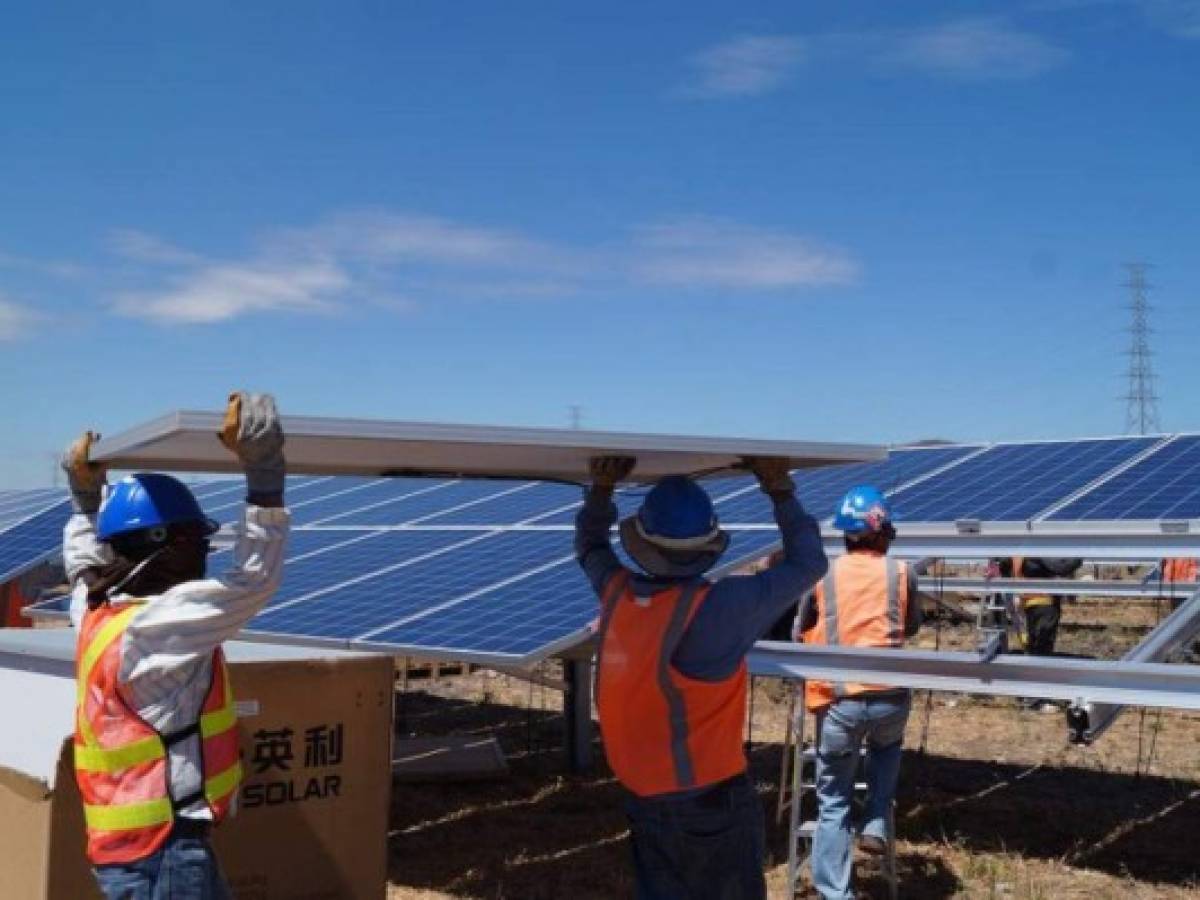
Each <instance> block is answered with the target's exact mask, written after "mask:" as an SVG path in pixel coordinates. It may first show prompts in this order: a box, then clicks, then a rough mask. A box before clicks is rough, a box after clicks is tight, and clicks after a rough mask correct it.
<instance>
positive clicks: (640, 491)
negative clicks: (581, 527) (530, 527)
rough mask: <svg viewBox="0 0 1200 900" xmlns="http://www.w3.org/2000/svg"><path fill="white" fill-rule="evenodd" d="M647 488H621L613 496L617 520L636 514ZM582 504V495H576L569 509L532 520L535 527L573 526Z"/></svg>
mask: <svg viewBox="0 0 1200 900" xmlns="http://www.w3.org/2000/svg"><path fill="white" fill-rule="evenodd" d="M648 490H649V488H647V487H628V488H621V489H620V490H618V491H617V492H616V493H615V494H613V500H614V501H616V504H617V515H618V517H619V518H622V519H623V518H625V516H631V515H633V514H634V513H635V512H637V508H638V507H639V506H641V505H642V498H643V497H645V496H646V491H648ZM582 504H583V496H582V494H577V495H576V497H575V505H574V506H572V507H571V508H570V509H566V510H562V511H560V512H556V513H553V514H547V515H542V516H538V517H536V518H535V519H534V520H533V524H535V525H574V524H575V516H576V514H577V513H578V512H579V507H580V506H581V505H582Z"/></svg>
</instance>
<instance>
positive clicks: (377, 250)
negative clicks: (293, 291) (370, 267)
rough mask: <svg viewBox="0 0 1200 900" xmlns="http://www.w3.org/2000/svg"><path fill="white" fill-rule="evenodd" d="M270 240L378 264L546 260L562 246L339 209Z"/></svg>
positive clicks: (424, 219) (281, 246)
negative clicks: (311, 225) (315, 222)
mask: <svg viewBox="0 0 1200 900" xmlns="http://www.w3.org/2000/svg"><path fill="white" fill-rule="evenodd" d="M271 246H272V247H273V248H274V249H275V250H277V251H278V252H281V253H284V254H287V253H291V252H296V251H301V252H308V253H318V254H331V255H335V256H339V257H345V258H349V259H357V260H362V261H366V262H373V263H380V264H400V263H425V264H429V265H435V266H444V265H457V266H500V267H505V268H509V267H519V266H522V265H531V264H532V265H539V266H540V265H545V264H546V263H548V262H549V261H552V260H554V259H556V258H557V257H558V256H560V255H561V251H557V250H555V249H554V248H552V247H550V246H548V245H546V244H544V243H541V242H539V241H535V240H532V239H531V238H528V237H525V236H524V235H521V234H517V233H515V232H511V231H505V230H502V229H493V228H479V227H476V226H470V225H462V224H459V223H456V222H449V221H447V220H445V219H437V218H432V217H429V216H415V215H402V214H398V213H390V212H384V211H377V210H373V211H365V212H362V211H360V212H350V213H342V214H340V215H337V216H334V217H332V218H330V219H329V220H327V221H326V222H323V223H321V224H320V225H317V226H316V227H314V228H309V229H291V230H287V231H283V232H280V233H279V234H278V235H277V236H276V237H275V238H274V239H273V240H272V241H271Z"/></svg>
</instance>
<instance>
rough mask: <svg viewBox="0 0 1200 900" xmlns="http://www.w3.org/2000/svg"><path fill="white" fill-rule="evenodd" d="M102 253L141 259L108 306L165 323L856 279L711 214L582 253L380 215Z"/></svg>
mask: <svg viewBox="0 0 1200 900" xmlns="http://www.w3.org/2000/svg"><path fill="white" fill-rule="evenodd" d="M113 246H114V249H116V250H118V252H120V253H121V255H122V256H123V257H125V258H126V259H130V260H133V261H134V262H138V263H142V265H141V266H139V267H137V269H136V271H134V272H133V273H132V276H133V277H134V278H135V279H136V280H135V281H134V282H133V285H132V287H131V288H130V289H127V290H125V291H123V292H121V293H119V294H117V295H116V297H115V299H114V301H113V304H112V305H113V308H114V310H115V311H116V312H118V313H120V314H122V315H126V316H132V317H137V318H142V319H147V320H150V321H153V322H158V323H160V324H165V325H183V324H202V323H219V322H227V321H230V320H233V319H236V318H238V317H240V316H245V315H250V314H254V313H262V312H276V313H309V314H311V313H321V312H329V311H332V310H337V309H340V308H343V307H345V306H347V305H348V304H349V303H350V302H352V301H353V302H355V303H357V304H358V305H360V306H373V307H376V308H379V309H388V310H392V311H395V312H407V311H410V310H412V309H414V308H416V307H418V306H420V305H424V304H430V303H439V304H440V303H446V302H456V301H492V302H513V301H516V302H528V301H548V300H555V299H562V298H567V297H573V296H577V295H580V294H584V293H591V294H593V295H595V294H596V293H597V292H608V293H612V292H616V291H620V290H621V289H623V288H628V287H630V286H631V285H647V284H651V285H654V286H656V287H657V288H658V289H660V290H661V291H663V292H664V294H668V295H669V293H670V291H671V290H679V289H683V288H686V289H689V290H696V289H710V290H713V289H727V288H736V289H739V290H744V291H761V290H778V289H783V288H799V287H805V286H810V285H837V284H846V283H849V282H852V281H854V280H855V278H856V277H857V274H858V264H857V263H856V262H855V261H854V260H853V259H852V258H851V256H850V255H849V254H848V253H846V252H845V251H843V250H840V249H837V248H831V247H826V246H824V245H822V244H820V243H818V242H816V241H813V240H810V239H808V238H806V237H804V236H802V235H800V234H796V233H792V232H789V231H779V230H774V231H773V230H765V229H760V228H754V227H752V226H748V225H743V224H738V223H735V222H730V221H725V220H716V219H712V220H710V219H686V220H681V221H668V222H664V223H659V224H654V225H651V226H648V227H643V228H638V229H634V230H633V232H632V236H630V235H629V234H627V235H625V236H624V237H622V238H621V239H617V240H613V241H607V242H603V243H601V244H598V245H595V246H593V247H589V248H580V247H576V246H572V245H569V244H565V243H561V242H554V241H547V240H539V239H536V238H534V237H531V236H529V235H525V234H522V233H520V232H516V231H511V230H504V229H494V228H480V227H477V226H472V225H467V224H463V223H458V222H451V221H447V220H444V219H434V218H429V217H423V216H415V215H404V214H399V213H390V212H379V211H375V212H370V213H362V212H356V213H346V214H342V215H337V216H333V217H330V218H328V219H326V220H324V221H322V222H319V223H318V224H316V225H314V226H312V227H308V228H290V229H286V230H277V231H275V232H273V233H271V234H269V235H267V236H266V238H265V239H264V240H262V241H261V242H260V243H259V249H258V250H257V251H256V252H255V253H254V254H252V255H248V256H247V257H245V258H243V259H233V260H210V259H204V258H202V257H200V256H199V255H198V254H195V253H192V252H191V251H188V250H184V249H180V248H178V247H175V246H174V245H172V244H170V243H168V242H166V241H163V240H160V239H158V238H156V237H154V236H152V235H148V234H144V233H142V232H132V231H127V232H121V233H120V235H119V238H116V239H114V242H113ZM122 277H126V278H128V277H130V273H129V271H128V270H126V271H124V272H123V273H122ZM139 282H140V283H139Z"/></svg>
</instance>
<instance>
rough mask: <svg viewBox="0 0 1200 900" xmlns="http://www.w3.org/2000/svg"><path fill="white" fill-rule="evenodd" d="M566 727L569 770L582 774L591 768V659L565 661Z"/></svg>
mask: <svg viewBox="0 0 1200 900" xmlns="http://www.w3.org/2000/svg"><path fill="white" fill-rule="evenodd" d="M563 674H564V675H565V676H566V677H565V680H566V683H567V689H566V691H565V692H564V693H563V727H564V728H565V729H566V733H565V740H564V745H565V747H566V753H567V769H568V771H570V772H571V773H572V774H575V775H581V774H583V773H585V772H587V771H588V770H589V769H591V767H592V660H591V658H590V657H589V658H587V659H564V660H563Z"/></svg>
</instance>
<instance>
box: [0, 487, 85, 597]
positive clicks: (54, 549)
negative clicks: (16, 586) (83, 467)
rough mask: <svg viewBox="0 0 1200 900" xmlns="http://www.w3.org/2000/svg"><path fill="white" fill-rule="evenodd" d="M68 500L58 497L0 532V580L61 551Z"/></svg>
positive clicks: (4, 579) (67, 512) (68, 512)
mask: <svg viewBox="0 0 1200 900" xmlns="http://www.w3.org/2000/svg"><path fill="white" fill-rule="evenodd" d="M70 516H71V504H70V503H69V502H68V501H66V500H62V501H60V502H59V503H58V504H56V505H55V506H52V507H50V508H49V509H46V510H44V511H43V512H40V513H38V514H37V515H34V516H32V517H30V518H28V519H26V520H25V521H23V522H20V523H19V524H16V525H13V526H11V527H10V528H8V529H7V530H6V531H5V532H4V533H3V534H0V584H3V583H4V582H5V581H8V580H9V579H10V578H15V577H16V576H18V575H20V574H22V573H23V572H26V571H28V570H29V569H31V568H33V566H35V565H37V564H38V563H40V562H42V561H43V560H45V559H48V558H49V557H51V556H54V555H55V554H56V553H60V552H61V551H62V540H63V528H64V526H65V525H66V524H67V519H68V518H70Z"/></svg>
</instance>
